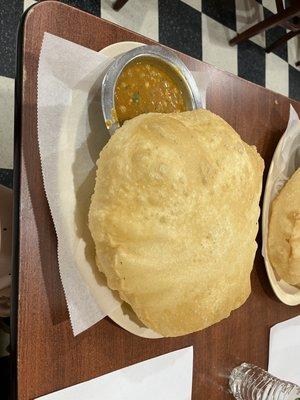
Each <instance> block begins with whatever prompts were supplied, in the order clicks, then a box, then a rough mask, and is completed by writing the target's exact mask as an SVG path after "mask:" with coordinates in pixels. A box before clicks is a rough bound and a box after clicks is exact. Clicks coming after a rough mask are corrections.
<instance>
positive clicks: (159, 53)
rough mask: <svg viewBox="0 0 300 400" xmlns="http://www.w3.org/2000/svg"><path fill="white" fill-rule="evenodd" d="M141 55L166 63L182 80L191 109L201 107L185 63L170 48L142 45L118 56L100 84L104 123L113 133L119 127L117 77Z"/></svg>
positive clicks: (195, 87) (194, 82) (195, 86)
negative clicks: (115, 94) (116, 108)
mask: <svg viewBox="0 0 300 400" xmlns="http://www.w3.org/2000/svg"><path fill="white" fill-rule="evenodd" d="M142 57H150V58H151V57H152V58H156V59H158V60H159V61H160V62H162V63H165V64H166V65H168V67H169V68H172V69H173V70H174V72H175V73H177V74H178V76H179V78H180V79H181V80H182V81H183V84H184V85H185V87H186V89H187V94H188V96H189V101H190V104H191V109H192V110H195V109H197V108H203V105H202V101H201V96H200V92H199V89H198V86H197V84H196V81H195V79H194V77H193V75H192V73H191V71H190V70H189V69H188V67H187V66H186V65H185V63H184V62H183V61H182V60H181V59H180V58H179V57H178V56H177V55H176V54H175V53H174V52H173V51H171V50H169V49H167V48H165V47H164V46H159V45H144V46H140V47H137V48H134V49H132V50H129V51H127V52H126V53H124V54H121V55H120V56H118V57H117V58H116V59H115V60H114V61H113V62H112V63H111V64H110V65H109V66H108V69H107V71H106V73H105V75H104V78H103V80H102V85H101V107H102V113H103V117H104V121H105V125H106V127H107V129H108V131H109V133H110V135H113V134H114V133H115V131H116V129H117V128H119V127H120V125H119V122H118V120H117V116H116V114H115V111H114V110H115V102H114V93H115V86H116V82H117V79H118V77H119V76H120V74H121V73H122V71H123V69H124V68H125V67H126V66H127V65H128V64H129V63H130V62H132V61H133V60H135V59H137V58H142Z"/></svg>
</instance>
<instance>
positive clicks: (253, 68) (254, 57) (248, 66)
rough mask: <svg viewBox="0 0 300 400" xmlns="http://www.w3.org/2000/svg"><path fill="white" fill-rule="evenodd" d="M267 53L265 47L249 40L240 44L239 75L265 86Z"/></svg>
mask: <svg viewBox="0 0 300 400" xmlns="http://www.w3.org/2000/svg"><path fill="white" fill-rule="evenodd" d="M265 68H266V53H265V50H264V49H263V48H261V47H260V46H258V45H257V44H255V43H253V42H251V41H249V40H247V41H245V42H242V43H239V44H238V75H239V76H240V77H241V78H244V79H247V80H248V81H251V82H254V83H257V84H258V85H261V86H265V81H266V78H265Z"/></svg>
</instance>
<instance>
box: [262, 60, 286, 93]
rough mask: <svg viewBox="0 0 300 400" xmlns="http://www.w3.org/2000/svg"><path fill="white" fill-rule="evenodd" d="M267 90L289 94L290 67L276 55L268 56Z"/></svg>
mask: <svg viewBox="0 0 300 400" xmlns="http://www.w3.org/2000/svg"><path fill="white" fill-rule="evenodd" d="M266 88H268V89H271V90H273V91H274V92H277V93H280V94H283V95H284V96H288V94H289V65H288V63H287V62H285V61H283V60H282V59H281V58H280V57H278V56H277V55H276V54H274V53H269V54H266Z"/></svg>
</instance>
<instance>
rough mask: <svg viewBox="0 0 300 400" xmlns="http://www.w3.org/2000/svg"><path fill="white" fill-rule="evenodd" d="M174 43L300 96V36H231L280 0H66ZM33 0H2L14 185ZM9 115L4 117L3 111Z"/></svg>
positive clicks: (2, 74)
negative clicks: (118, 2)
mask: <svg viewBox="0 0 300 400" xmlns="http://www.w3.org/2000/svg"><path fill="white" fill-rule="evenodd" d="M64 2H65V3H68V4H70V5H74V6H76V7H79V8H81V9H83V10H85V11H87V12H90V13H92V14H95V15H97V16H101V17H103V18H105V19H108V20H110V21H113V22H115V23H117V24H119V25H122V26H124V27H126V28H128V29H131V30H133V31H136V32H139V33H141V34H142V35H145V36H148V37H150V38H152V39H155V40H157V41H159V42H161V43H163V44H166V45H168V46H170V47H172V48H174V49H177V50H180V51H182V52H184V53H187V54H189V55H191V56H193V57H196V58H199V59H201V60H203V61H206V62H208V63H210V64H212V65H214V66H216V67H218V68H221V69H223V70H225V71H229V72H231V73H233V74H236V75H239V76H241V77H242V78H244V79H247V80H249V81H252V82H254V83H257V84H259V85H262V86H265V87H267V88H269V89H271V90H274V91H276V92H279V93H281V94H284V95H285V96H289V97H291V98H294V99H297V100H300V72H299V70H297V69H296V68H295V62H296V61H297V60H300V37H298V38H294V39H292V40H290V41H289V42H288V44H286V45H284V46H282V47H280V48H279V49H278V50H276V51H275V52H274V53H270V54H266V53H265V51H264V47H265V46H266V45H269V44H270V43H272V42H273V41H275V40H276V39H277V38H278V37H280V36H281V35H283V34H284V33H285V32H286V31H285V30H284V29H283V28H281V27H275V28H271V29H269V30H268V31H267V32H266V33H262V34H259V35H257V36H255V37H254V38H253V39H251V40H249V41H246V42H244V43H242V44H239V45H238V46H234V47H230V46H229V45H228V40H229V39H230V38H232V37H233V36H235V34H236V32H240V31H243V30H244V29H246V28H247V27H248V26H251V25H253V24H255V23H257V22H259V21H261V20H262V19H264V18H266V17H268V16H270V15H272V13H275V12H276V6H275V0H260V1H258V0H129V2H128V3H127V4H126V5H125V6H124V8H123V9H122V10H121V11H119V12H115V11H114V10H113V9H112V7H111V6H112V2H113V1H112V0H65V1H64ZM34 3H35V1H33V0H24V1H22V0H9V1H8V0H3V1H1V2H0V22H1V23H0V114H1V116H2V118H0V183H3V184H6V185H11V179H12V171H11V170H12V167H13V158H12V152H13V106H14V99H13V91H14V74H15V34H16V31H17V25H18V21H19V18H20V16H21V14H22V12H23V10H25V9H26V8H28V7H29V6H30V5H31V4H34ZM3 116H4V117H3Z"/></svg>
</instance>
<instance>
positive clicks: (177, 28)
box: [159, 0, 202, 59]
mask: <svg viewBox="0 0 300 400" xmlns="http://www.w3.org/2000/svg"><path fill="white" fill-rule="evenodd" d="M159 41H160V43H162V44H165V45H167V46H169V47H172V48H173V49H176V50H179V51H182V52H183V53H186V54H188V55H190V56H192V57H195V58H198V59H201V58H202V35H201V13H200V12H199V11H197V10H195V9H194V8H192V7H190V6H188V5H187V4H185V3H183V2H181V1H180V0H159Z"/></svg>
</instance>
